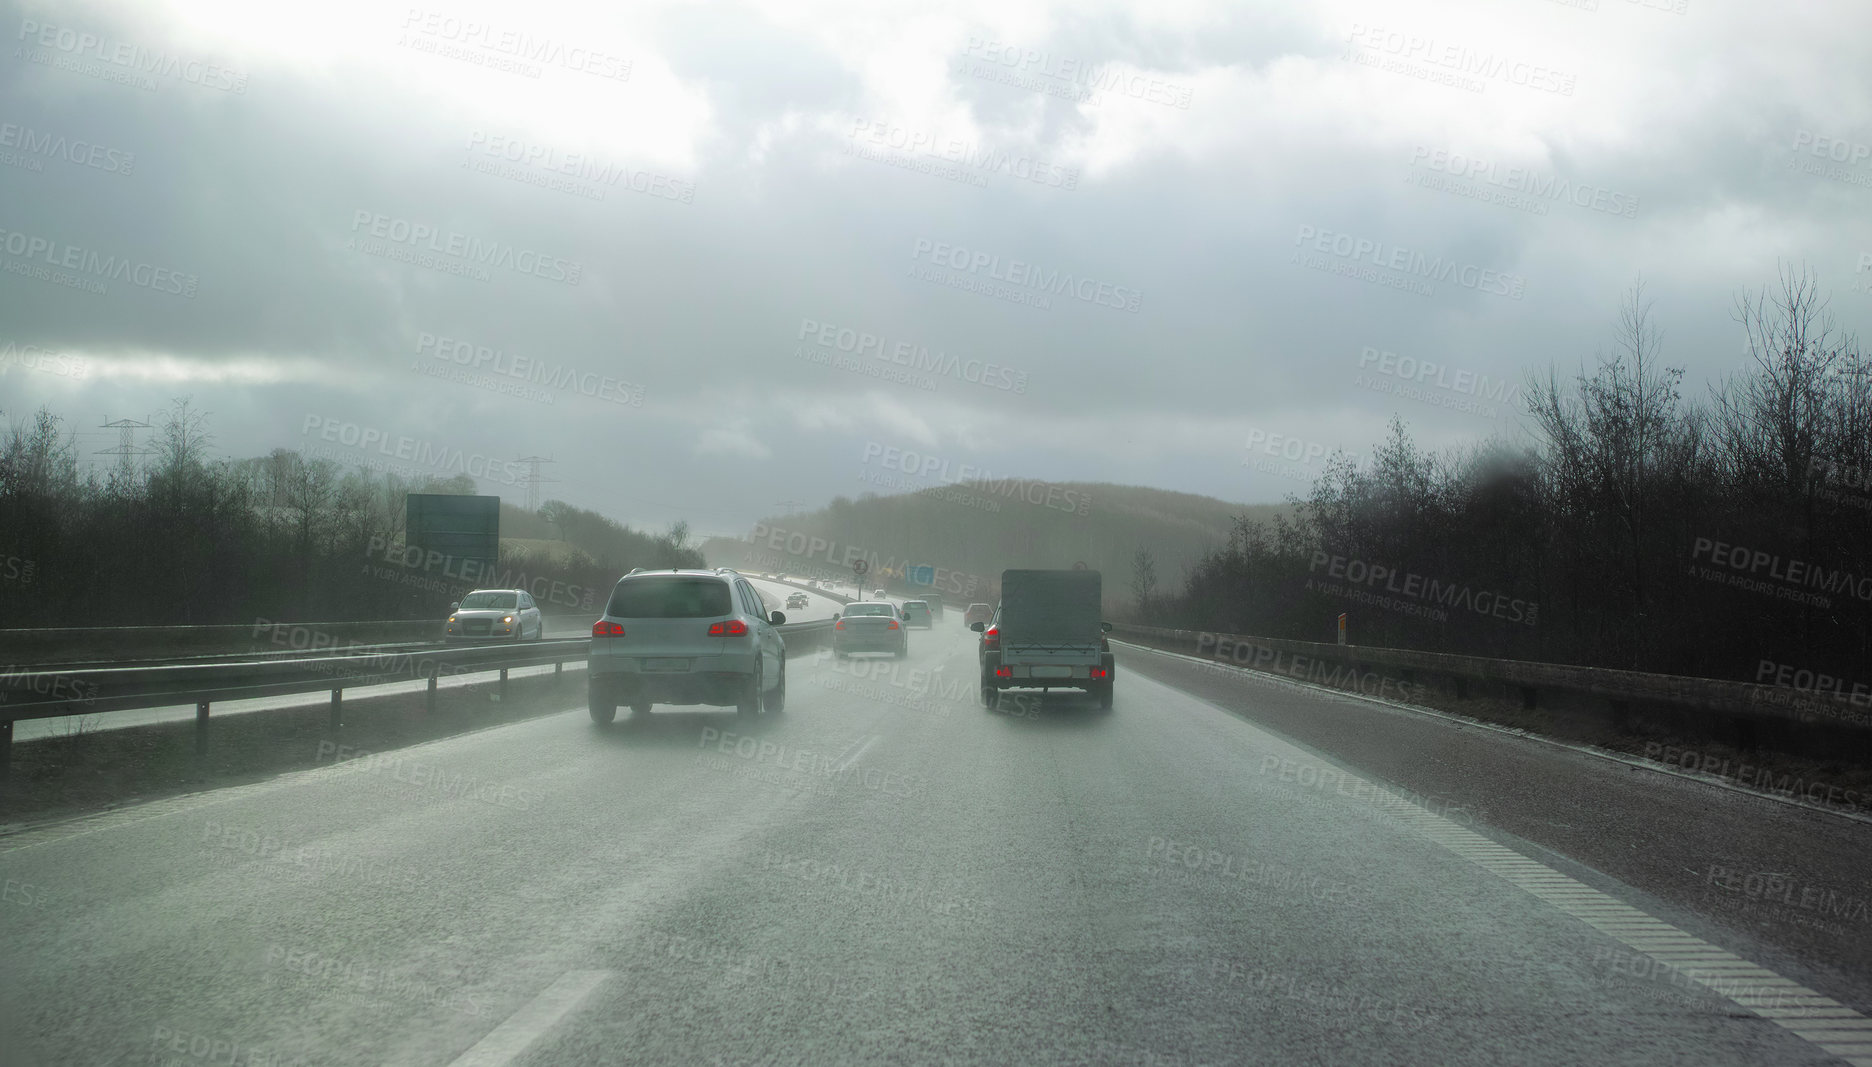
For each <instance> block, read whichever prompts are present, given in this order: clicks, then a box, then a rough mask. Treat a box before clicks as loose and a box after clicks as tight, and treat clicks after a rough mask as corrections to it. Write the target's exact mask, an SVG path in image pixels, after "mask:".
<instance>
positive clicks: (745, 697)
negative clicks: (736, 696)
mask: <svg viewBox="0 0 1872 1067" xmlns="http://www.w3.org/2000/svg"><path fill="white" fill-rule="evenodd" d="M760 706H761V669H760V664H758V663H756V664H755V665H754V673H753V674H751V675H749V676H748V682H747V687H746V688H744V689H742V690H741V699H740V700H738V701H736V702H735V711H736V712H738V713H740V714H742V715H748V716H752V715H758V714H760Z"/></svg>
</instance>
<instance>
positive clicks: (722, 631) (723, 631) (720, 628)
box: [708, 619, 747, 637]
mask: <svg viewBox="0 0 1872 1067" xmlns="http://www.w3.org/2000/svg"><path fill="white" fill-rule="evenodd" d="M745 633H747V623H745V622H742V621H741V620H740V619H729V620H728V621H727V622H718V623H716V624H715V625H713V626H711V627H709V628H708V635H709V636H710V637H740V636H742V635H743V634H745Z"/></svg>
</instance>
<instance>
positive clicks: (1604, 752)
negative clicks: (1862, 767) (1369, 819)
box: [1114, 641, 1872, 825]
mask: <svg viewBox="0 0 1872 1067" xmlns="http://www.w3.org/2000/svg"><path fill="white" fill-rule="evenodd" d="M1114 643H1115V644H1121V645H1124V646H1125V647H1126V648H1132V649H1136V650H1137V651H1139V652H1155V653H1156V654H1157V655H1159V656H1169V657H1170V658H1172V659H1181V660H1188V661H1189V662H1191V663H1199V664H1202V665H1203V666H1205V667H1227V668H1228V669H1230V670H1232V671H1236V672H1238V673H1240V674H1245V675H1251V676H1253V677H1254V678H1256V679H1257V680H1261V681H1268V682H1274V683H1276V684H1279V685H1288V686H1293V687H1294V688H1297V689H1311V690H1314V691H1315V692H1320V693H1332V694H1333V695H1335V696H1342V697H1347V698H1349V699H1352V700H1363V701H1366V702H1367V703H1371V704H1382V705H1384V706H1385V707H1387V708H1396V709H1398V710H1399V711H1409V712H1415V713H1416V714H1418V715H1427V716H1430V717H1431V718H1435V719H1442V720H1443V721H1445V722H1453V723H1458V724H1460V725H1463V726H1471V727H1474V728H1476V729H1478V730H1488V731H1490V732H1491V733H1498V734H1505V735H1507V736H1509V737H1518V738H1520V739H1522V740H1523V741H1534V742H1537V743H1539V744H1543V745H1552V746H1553V747H1555V748H1564V749H1566V750H1567V751H1568V752H1578V753H1580V754H1581V755H1583V756H1597V757H1598V758H1600V759H1604V760H1611V761H1612V762H1614V763H1623V764H1624V765H1625V766H1627V767H1636V768H1638V769H1639V770H1644V771H1651V772H1652V773H1654V774H1667V775H1670V776H1671V777H1673V778H1682V779H1684V780H1686V781H1691V782H1701V783H1703V784H1704V785H1713V786H1715V787H1717V788H1718V789H1726V790H1728V791H1729V792H1731V793H1740V794H1741V795H1743V796H1745V797H1754V798H1755V799H1757V800H1772V801H1774V802H1775V803H1777V804H1786V805H1788V806H1789V807H1793V808H1800V809H1801V810H1802V811H1817V812H1821V813H1823V814H1827V815H1833V816H1836V817H1838V818H1841V819H1851V820H1852V821H1853V822H1859V823H1865V824H1867V825H1872V815H1860V814H1857V813H1855V812H1850V811H1841V810H1839V809H1838V808H1829V807H1825V806H1822V805H1820V804H1814V803H1810V802H1808V801H1805V800H1802V799H1800V798H1799V797H1784V796H1779V795H1777V794H1775V793H1763V792H1758V791H1756V790H1753V789H1749V788H1746V787H1744V786H1741V785H1738V784H1737V783H1734V782H1729V781H1725V780H1724V779H1721V778H1718V777H1716V776H1715V775H1706V774H1700V773H1694V772H1690V771H1686V770H1684V769H1682V768H1680V767H1672V766H1670V765H1669V764H1665V763H1654V762H1652V761H1650V760H1646V759H1640V758H1639V757H1637V756H1632V755H1628V754H1626V753H1624V752H1616V751H1613V750H1612V749H1606V748H1595V747H1593V746H1591V745H1576V744H1573V743H1572V742H1569V741H1557V740H1555V739H1554V738H1551V737H1542V736H1541V735H1540V734H1537V733H1532V732H1530V731H1527V730H1520V729H1516V728H1514V727H1510V726H1501V725H1498V724H1496V723H1492V722H1483V721H1482V720H1481V719H1471V718H1469V717H1467V716H1464V715H1458V714H1456V713H1455V712H1450V711H1442V710H1439V709H1437V708H1426V707H1423V706H1421V705H1417V704H1400V703H1398V702H1397V701H1395V700H1386V699H1384V698H1382V697H1374V696H1366V695H1365V694H1364V693H1358V692H1353V691H1351V690H1347V689H1334V688H1333V687H1332V686H1330V685H1319V684H1317V683H1314V682H1303V681H1301V680H1299V679H1297V678H1283V677H1281V676H1280V675H1278V674H1270V673H1268V672H1266V671H1257V670H1252V669H1250V668H1247V667H1241V666H1237V665H1235V664H1233V663H1229V662H1227V661H1225V660H1216V659H1204V658H1203V657H1201V656H1192V655H1190V654H1189V653H1187V652H1166V651H1164V650H1163V649H1161V648H1152V647H1150V646H1149V645H1137V644H1132V643H1131V642H1129V641H1115V642H1114Z"/></svg>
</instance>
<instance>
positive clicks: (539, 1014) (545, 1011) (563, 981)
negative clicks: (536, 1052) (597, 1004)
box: [449, 971, 611, 1067]
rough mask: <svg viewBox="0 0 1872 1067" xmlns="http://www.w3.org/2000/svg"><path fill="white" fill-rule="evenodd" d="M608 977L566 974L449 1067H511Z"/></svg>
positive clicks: (599, 973)
mask: <svg viewBox="0 0 1872 1067" xmlns="http://www.w3.org/2000/svg"><path fill="white" fill-rule="evenodd" d="M609 977H611V972H610V971H567V972H566V973H564V974H562V975H560V976H559V979H558V981H556V982H554V983H553V984H552V985H549V986H547V987H546V989H545V991H544V992H542V993H540V995H539V996H537V997H534V998H533V999H532V1000H531V1001H530V1002H528V1003H527V1004H526V1005H525V1006H524V1007H522V1008H521V1009H520V1010H519V1011H516V1012H514V1013H513V1014H512V1015H509V1016H508V1017H507V1021H506V1022H503V1023H501V1024H500V1025H499V1026H496V1027H495V1028H494V1029H493V1030H492V1031H490V1032H489V1033H488V1035H487V1036H486V1037H484V1038H482V1039H481V1040H480V1041H478V1042H476V1043H475V1046H474V1047H473V1048H471V1049H469V1050H468V1051H466V1052H464V1053H462V1054H461V1055H460V1056H457V1057H456V1058H455V1059H454V1060H453V1061H452V1062H451V1063H450V1064H449V1067H501V1065H502V1064H507V1063H512V1062H513V1061H514V1059H515V1058H517V1057H518V1056H519V1055H520V1054H521V1053H522V1052H525V1051H526V1050H527V1047H528V1046H530V1045H532V1044H533V1042H535V1041H538V1040H539V1039H540V1038H541V1037H542V1036H544V1035H545V1033H546V1031H548V1030H550V1029H552V1028H553V1027H554V1026H557V1025H558V1024H559V1020H561V1019H563V1018H565V1017H566V1016H567V1015H570V1014H571V1013H572V1011H573V1009H575V1008H577V1007H578V1006H579V1004H580V1002H582V1001H583V1000H584V999H585V998H586V997H588V996H590V995H591V991H592V990H594V989H597V988H598V986H599V983H601V982H603V981H604V980H605V979H607V978H609Z"/></svg>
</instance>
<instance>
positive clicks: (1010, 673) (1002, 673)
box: [995, 667, 1014, 678]
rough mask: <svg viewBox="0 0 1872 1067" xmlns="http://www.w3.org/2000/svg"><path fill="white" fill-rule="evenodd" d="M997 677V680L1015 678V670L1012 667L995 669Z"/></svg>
mask: <svg viewBox="0 0 1872 1067" xmlns="http://www.w3.org/2000/svg"><path fill="white" fill-rule="evenodd" d="M995 677H996V678H1012V677H1014V668H1012V667H996V668H995Z"/></svg>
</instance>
